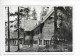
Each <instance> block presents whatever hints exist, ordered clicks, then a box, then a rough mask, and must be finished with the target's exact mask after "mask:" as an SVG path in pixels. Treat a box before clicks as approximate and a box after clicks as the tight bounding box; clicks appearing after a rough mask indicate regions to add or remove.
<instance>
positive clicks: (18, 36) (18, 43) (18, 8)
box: [18, 7, 20, 50]
mask: <svg viewBox="0 0 80 56" xmlns="http://www.w3.org/2000/svg"><path fill="white" fill-rule="evenodd" d="M19 49H20V47H19V7H18V50H19Z"/></svg>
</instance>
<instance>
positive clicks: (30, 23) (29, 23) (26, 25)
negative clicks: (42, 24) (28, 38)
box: [21, 20, 38, 31]
mask: <svg viewBox="0 0 80 56" xmlns="http://www.w3.org/2000/svg"><path fill="white" fill-rule="evenodd" d="M37 25H38V21H37V20H25V22H24V21H22V22H21V28H23V29H24V31H32V30H33V29H34V28H35V27H37Z"/></svg>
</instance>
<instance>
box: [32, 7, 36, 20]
mask: <svg viewBox="0 0 80 56" xmlns="http://www.w3.org/2000/svg"><path fill="white" fill-rule="evenodd" d="M36 14H37V13H36V10H35V8H34V9H33V11H32V17H33V19H34V20H37V17H36Z"/></svg>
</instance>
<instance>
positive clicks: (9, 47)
mask: <svg viewBox="0 0 80 56" xmlns="http://www.w3.org/2000/svg"><path fill="white" fill-rule="evenodd" d="M8 52H10V30H9V7H8Z"/></svg>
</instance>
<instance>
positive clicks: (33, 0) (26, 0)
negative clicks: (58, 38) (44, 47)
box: [0, 0, 80, 55]
mask: <svg viewBox="0 0 80 56" xmlns="http://www.w3.org/2000/svg"><path fill="white" fill-rule="evenodd" d="M7 5H9V6H10V5H53V6H72V7H73V52H5V44H4V43H5V23H4V22H5V20H4V18H5V17H4V7H5V6H7ZM79 5H80V1H78V0H76V1H72V0H71V1H69V0H68V1H63V0H62V1H61V0H60V1H53V0H47V1H46V0H14V1H10V0H7V1H6V0H3V1H2V2H1V8H0V9H1V16H2V17H1V19H0V28H1V30H0V34H1V36H0V37H1V39H0V41H1V44H0V46H1V47H0V48H1V54H2V55H33V54H34V55H53V54H54V55H76V54H79V52H80V50H79V47H80V44H79V43H78V42H79V39H80V38H79V37H80V36H79V35H80V34H79V28H80V27H79V26H80V25H79V18H80V11H79V10H80V7H79ZM78 46H79V47H78ZM77 48H78V49H77ZM77 51H78V52H77ZM76 52H77V53H76Z"/></svg>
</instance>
